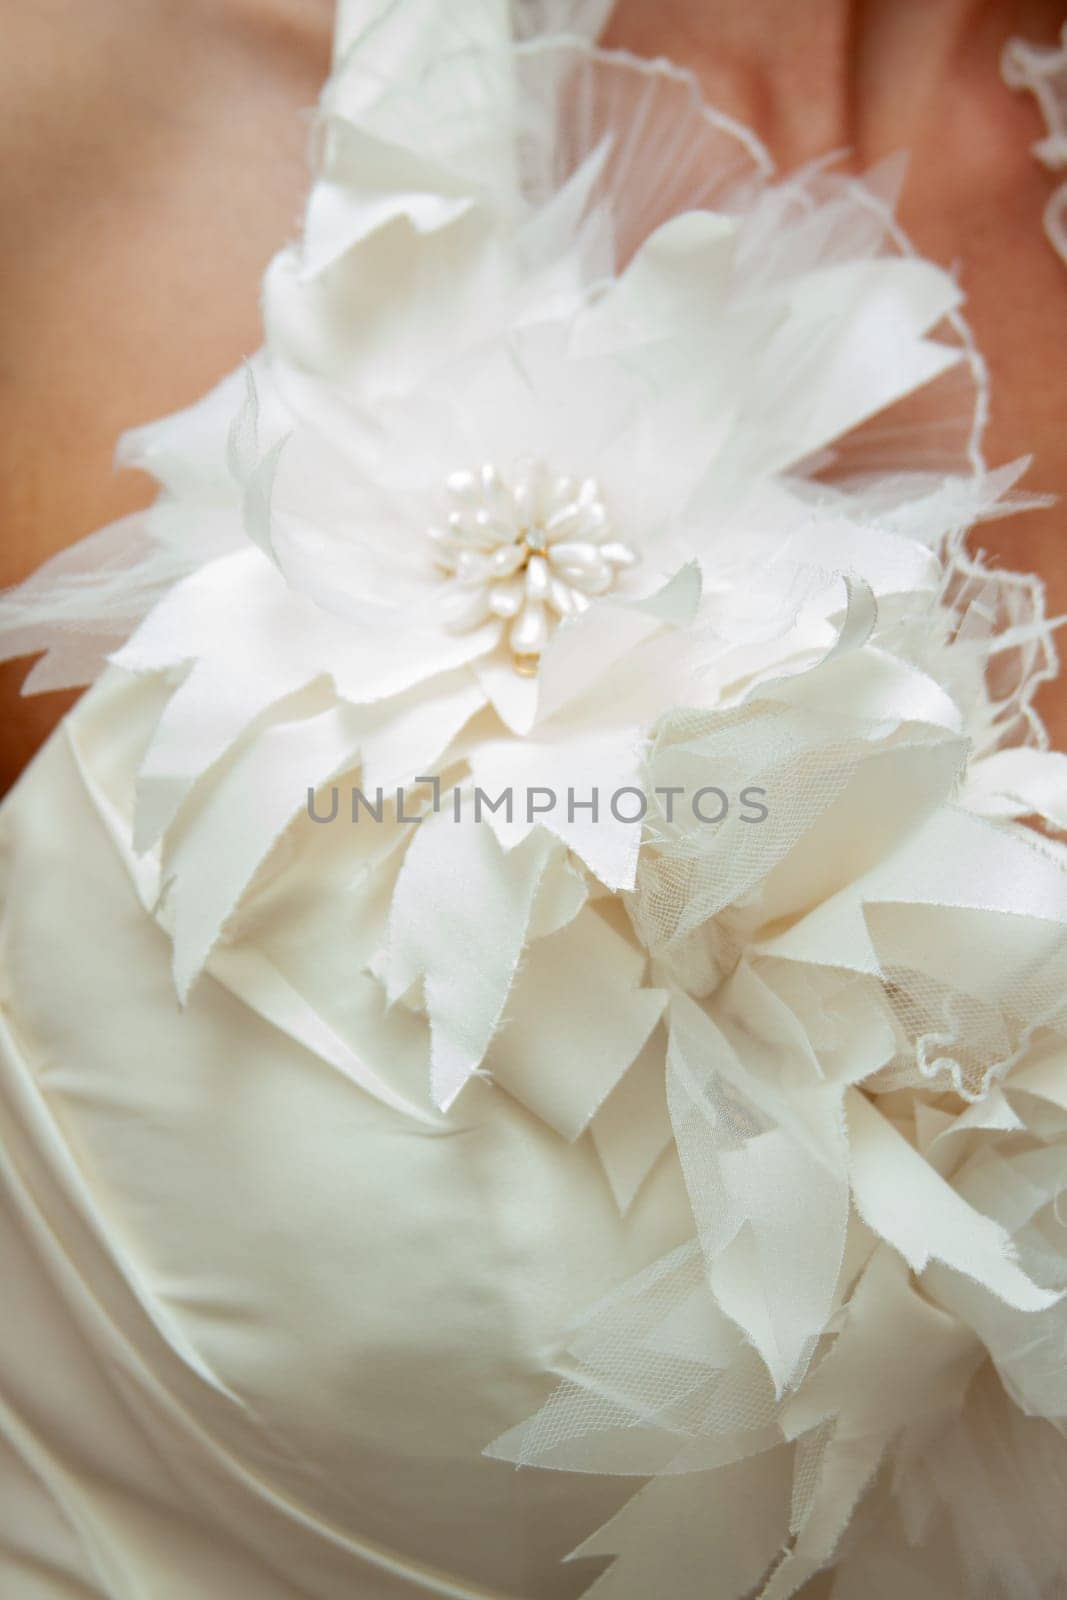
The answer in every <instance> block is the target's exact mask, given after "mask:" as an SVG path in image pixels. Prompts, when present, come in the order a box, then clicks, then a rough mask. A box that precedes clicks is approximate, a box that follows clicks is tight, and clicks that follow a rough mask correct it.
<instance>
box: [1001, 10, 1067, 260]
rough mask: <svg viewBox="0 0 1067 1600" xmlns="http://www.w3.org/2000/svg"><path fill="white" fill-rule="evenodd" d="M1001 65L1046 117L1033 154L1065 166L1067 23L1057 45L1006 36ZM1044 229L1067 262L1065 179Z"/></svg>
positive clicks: (1049, 208) (1054, 168) (1049, 164)
mask: <svg viewBox="0 0 1067 1600" xmlns="http://www.w3.org/2000/svg"><path fill="white" fill-rule="evenodd" d="M1001 69H1002V71H1003V74H1004V81H1005V82H1006V83H1007V84H1008V85H1009V87H1011V88H1012V89H1027V90H1029V92H1030V93H1031V94H1032V95H1033V96H1034V98H1035V99H1036V100H1037V103H1038V107H1039V108H1040V111H1041V115H1042V116H1043V117H1044V119H1045V127H1046V133H1045V137H1044V138H1043V139H1039V140H1038V141H1037V143H1036V144H1035V145H1034V155H1035V156H1036V157H1037V159H1038V160H1039V161H1040V162H1041V163H1042V165H1043V166H1046V167H1048V168H1049V170H1050V171H1052V172H1058V171H1060V170H1061V169H1062V168H1064V167H1067V23H1065V24H1064V27H1063V30H1062V32H1061V34H1060V46H1059V49H1056V48H1055V47H1047V46H1046V47H1042V46H1041V45H1034V44H1028V43H1027V42H1026V41H1025V40H1024V39H1011V40H1009V41H1008V44H1007V45H1006V46H1005V49H1004V56H1003V60H1002V62H1001ZM1045 232H1046V233H1047V234H1048V237H1049V243H1050V244H1051V245H1052V248H1053V249H1054V250H1055V251H1056V254H1057V255H1058V256H1059V257H1060V259H1061V260H1062V261H1063V262H1064V264H1065V265H1067V183H1065V184H1061V185H1060V186H1059V188H1058V189H1057V190H1056V191H1055V193H1054V194H1052V195H1051V196H1050V197H1049V200H1048V202H1047V204H1046V206H1045Z"/></svg>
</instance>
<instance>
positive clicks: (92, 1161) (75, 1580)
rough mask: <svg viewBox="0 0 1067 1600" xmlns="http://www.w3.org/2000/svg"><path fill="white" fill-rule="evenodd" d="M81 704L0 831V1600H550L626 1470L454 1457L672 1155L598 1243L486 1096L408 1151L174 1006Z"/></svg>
mask: <svg viewBox="0 0 1067 1600" xmlns="http://www.w3.org/2000/svg"><path fill="white" fill-rule="evenodd" d="M109 694H110V695H113V694H114V685H113V684H112V683H110V681H109V680H105V682H104V683H103V684H102V685H100V686H99V687H98V688H97V689H96V690H94V691H92V692H91V694H90V695H89V696H88V697H87V699H86V700H85V701H83V702H82V705H81V706H80V707H79V709H78V711H76V712H75V713H74V715H73V716H72V717H71V719H70V720H69V723H68V724H67V725H65V726H64V727H62V728H60V730H59V731H58V732H57V733H56V735H55V736H54V737H53V739H52V741H51V742H50V744H49V745H48V746H47V748H46V749H45V750H44V752H43V753H42V754H41V755H40V757H39V758H38V759H37V761H36V762H35V763H34V765H33V766H32V767H31V768H30V770H29V771H28V772H27V773H26V774H25V776H24V777H23V779H22V781H21V782H20V783H19V784H18V786H17V787H16V788H15V790H14V791H13V792H12V793H11V795H9V797H8V798H7V800H6V802H5V804H4V806H3V808H2V809H0V864H2V865H0V902H2V906H3V911H2V916H3V923H2V927H3V939H2V967H0V973H2V977H0V981H2V999H3V1015H2V1030H0V1060H2V1080H0V1116H2V1124H0V1140H2V1156H0V1173H2V1179H3V1210H2V1213H0V1216H2V1222H0V1226H2V1233H0V1283H2V1284H3V1292H4V1302H5V1310H4V1315H3V1318H2V1320H0V1402H2V1417H0V1435H2V1436H3V1438H4V1440H5V1443H4V1444H3V1446H2V1454H0V1488H2V1492H0V1594H2V1595H3V1596H4V1597H5V1600H8V1597H10V1600H75V1597H77V1600H82V1597H87V1596H90V1595H92V1596H101V1597H106V1600H147V1597H151V1600H171V1597H173V1600H193V1597H196V1600H201V1597H202V1600H223V1597H225V1600H230V1597H231V1596H234V1597H236V1596H240V1597H245V1596H248V1597H254V1600H275V1597H277V1600H283V1597H284V1600H295V1597H297V1596H300V1597H304V1596H307V1597H314V1600H319V1597H323V1600H335V1597H341V1596H344V1597H346V1600H347V1597H350V1596H352V1597H354V1596H358V1597H359V1600H379V1597H381V1600H393V1597H400V1596H408V1595H423V1594H428V1595H454V1596H459V1595H472V1596H473V1595H498V1594H499V1595H505V1594H507V1595H512V1594H514V1595H521V1596H523V1597H524V1600H541V1597H545V1600H548V1597H552V1600H556V1597H564V1596H572V1595H577V1594H578V1593H580V1591H581V1590H582V1588H583V1587H585V1586H587V1585H588V1583H589V1581H590V1579H591V1578H592V1577H593V1576H594V1575H595V1572H596V1566H595V1565H591V1564H590V1563H589V1562H587V1561H580V1562H576V1563H573V1564H571V1565H569V1566H568V1565H562V1566H561V1565H560V1562H561V1560H562V1558H563V1557H564V1556H565V1555H566V1554H567V1552H568V1551H569V1550H571V1549H573V1548H574V1546H575V1545H576V1544H577V1543H578V1542H579V1541H580V1540H581V1538H582V1537H583V1535H584V1534H585V1533H586V1532H587V1531H588V1529H589V1528H590V1527H591V1526H596V1525H597V1524H598V1523H599V1522H601V1521H602V1520H603V1519H604V1517H605V1516H607V1515H609V1514H610V1513H611V1512H612V1510H613V1509H614V1508H615V1506H616V1505H617V1504H618V1503H620V1502H621V1501H622V1500H623V1499H625V1497H626V1495H627V1494H628V1493H629V1492H632V1488H633V1482H632V1480H626V1479H615V1480H614V1481H607V1480H599V1479H596V1478H591V1477H585V1476H580V1477H578V1476H572V1475H569V1474H564V1473H558V1472H540V1471H523V1472H516V1470H515V1469H514V1468H512V1467H511V1466H509V1465H507V1464H506V1463H502V1462H498V1461H490V1460H488V1459H485V1458H483V1456H482V1454H481V1452H482V1450H483V1448H484V1446H485V1444H486V1442H487V1441H488V1440H490V1439H492V1438H494V1437H495V1436H496V1435H497V1434H499V1433H500V1432H502V1431H503V1430H504V1429H506V1428H508V1427H509V1426H512V1425H514V1424H516V1423H517V1422H519V1421H521V1420H522V1419H523V1418H525V1417H526V1416H528V1415H529V1414H530V1412H531V1411H532V1410H533V1409H535V1408H536V1406H537V1405H538V1403H539V1402H540V1401H541V1400H542V1399H543V1398H544V1396H545V1395H546V1394H547V1393H548V1392H549V1391H550V1389H551V1387H552V1381H553V1380H552V1378H551V1376H549V1375H546V1368H549V1367H550V1366H551V1364H552V1361H553V1358H554V1356H556V1355H557V1354H558V1341H560V1339H561V1336H562V1332H563V1330H564V1329H565V1326H566V1324H567V1322H568V1320H569V1319H570V1318H571V1317H572V1316H574V1315H576V1314H577V1313H579V1312H580V1311H581V1310H582V1309H583V1308H584V1307H585V1306H586V1305H588V1303H589V1301H590V1299H591V1298H593V1297H595V1296H596V1295H597V1294H599V1293H601V1292H602V1291H603V1290H604V1289H606V1288H608V1287H609V1286H610V1285H611V1283H612V1282H613V1281H617V1280H618V1279H619V1278H621V1277H624V1276H625V1275H626V1273H627V1272H629V1271H633V1270H634V1269H636V1268H638V1267H640V1266H642V1265H643V1264H644V1263H645V1262H646V1261H648V1260H651V1259H653V1258H654V1257H655V1256H656V1255H658V1254H659V1253H660V1252H662V1251H663V1250H664V1249H668V1248H670V1247H671V1246H672V1245H673V1244H675V1243H676V1242H677V1241H678V1240H679V1239H681V1238H684V1237H685V1236H686V1231H687V1230H686V1218H687V1208H686V1206H685V1202H684V1197H683V1195H682V1192H681V1190H680V1186H679V1185H678V1180H677V1173H676V1170H675V1165H674V1162H673V1158H672V1160H671V1161H670V1162H665V1163H663V1164H662V1167H663V1170H662V1172H661V1174H660V1175H659V1176H658V1178H657V1179H654V1180H653V1182H652V1183H650V1184H649V1185H646V1189H645V1191H644V1195H643V1198H642V1199H641V1200H640V1201H639V1202H638V1204H637V1206H636V1207H635V1209H634V1210H633V1211H632V1212H631V1214H630V1216H629V1218H628V1219H627V1220H626V1221H625V1222H623V1221H621V1220H620V1218H619V1215H618V1211H617V1208H616V1206H615V1205H614V1203H613V1201H612V1199H611V1196H610V1193H609V1190H608V1187H607V1183H606V1180H605V1178H604V1175H603V1171H602V1169H601V1167H600V1165H599V1163H598V1162H597V1160H596V1157H595V1155H594V1153H593V1151H592V1149H591V1146H590V1142H589V1140H588V1138H586V1139H583V1140H581V1141H579V1142H578V1143H577V1144H575V1145H570V1144H567V1143H566V1142H565V1141H564V1140H562V1139H560V1138H559V1137H558V1136H557V1135H556V1134H555V1133H553V1132H552V1130H550V1129H549V1128H547V1127H546V1126H545V1125H544V1124H543V1123H542V1122H540V1121H539V1120H538V1119H537V1118H535V1117H534V1116H532V1115H530V1114H529V1113H527V1112H525V1111H524V1110H523V1109H522V1108H521V1107H520V1106H519V1105H518V1104H517V1103H516V1102H515V1101H513V1100H511V1099H510V1098H509V1097H508V1096H507V1095H503V1094H500V1093H499V1092H494V1091H492V1090H485V1091H484V1092H482V1090H481V1086H478V1085H475V1086H472V1088H471V1090H470V1092H469V1094H468V1095H467V1096H465V1097H464V1099H463V1102H462V1106H461V1108H458V1109H457V1111H456V1112H455V1113H454V1114H453V1116H452V1117H451V1118H450V1120H449V1126H448V1131H447V1132H446V1133H443V1134H439V1133H435V1132H431V1131H429V1130H426V1129H423V1128H421V1127H420V1126H419V1125H418V1124H416V1123H413V1122H412V1121H411V1120H410V1119H407V1118H404V1117H402V1116H401V1115H399V1114H398V1113H396V1112H393V1111H392V1110H390V1109H389V1108H388V1107H385V1106H383V1105H381V1104H380V1103H378V1102H377V1101H375V1100H373V1099H372V1098H371V1097H370V1096H368V1095H367V1094H365V1093H364V1092H363V1091H362V1090H361V1089H360V1088H358V1087H357V1086H355V1085H353V1084H351V1083H350V1082H349V1081H347V1080H346V1079H345V1078H344V1077H343V1076H342V1075H341V1074H340V1073H339V1072H337V1071H335V1070H334V1069H332V1068H330V1067H328V1066H327V1065H325V1064H324V1063H323V1062H322V1061H320V1060H319V1059H317V1058H316V1057H315V1056H313V1055H312V1054H311V1053H310V1052H308V1051H307V1050H305V1049H303V1048H302V1047H301V1046H300V1045H299V1044H297V1043H296V1042H295V1041H293V1040H291V1039H289V1038H288V1037H287V1036H286V1035H285V1034H283V1033H282V1032H280V1031H279V1030H277V1029H275V1028H274V1027H272V1026H271V1025H270V1024H269V1023H267V1022H264V1021H263V1020H261V1019H260V1018H259V1017H257V1016H256V1015H254V1014H253V1013H252V1012H251V1011H250V1010H249V1009H248V1008H247V1007H246V1006H245V1005H244V1004H243V1003H242V1002H241V1001H240V1000H238V999H236V998H235V997H234V996H233V995H232V994H230V993H229V992H227V991H226V990H225V989H224V988H222V987H221V986H220V984H218V983H217V982H216V981H215V980H214V979H212V978H210V977H207V978H205V979H204V980H203V981H202V983H201V984H200V985H199V986H198V987H197V989H196V990H195V991H194V994H193V996H192V998H191V999H190V1001H189V1003H188V1005H187V1007H186V1008H185V1009H184V1010H182V1009H180V1008H179V1006H178V1003H177V1000H176V998H175V994H174V987H173V980H172V978H171V974H170V968H169V943H168V941H167V939H166V937H165V935H164V934H163V933H162V932H161V931H160V929H159V928H158V927H157V926H156V925H155V924H154V922H152V920H151V919H150V918H149V916H148V915H147V914H146V913H145V911H144V910H143V908H142V906H141V904H140V902H139V900H138V898H137V896H136V894H135V892H134V888H133V886H132V884H131V881H130V878H129V876H128V874H127V872H126V869H125V867H124V865H123V862H122V860H121V859H120V856H119V854H118V852H117V851H116V849H115V847H114V845H113V844H112V841H111V839H110V837H109V834H108V830H107V827H106V822H105V821H104V820H102V818H101V816H100V814H99V811H98V809H97V803H94V799H93V798H92V795H91V793H90V789H89V788H87V784H86V776H85V770H86V769H85V763H86V756H85V751H84V749H81V750H80V751H79V755H80V759H78V758H76V751H78V738H79V730H81V729H83V728H84V726H85V724H86V722H87V721H88V720H89V719H90V718H92V719H93V720H94V759H95V760H96V761H97V762H98V763H101V764H110V765H112V766H115V765H118V766H121V764H122V762H123V760H124V759H126V758H127V756H128V750H127V747H128V745H129V744H130V742H131V740H132V739H133V738H134V733H133V732H131V723H130V718H129V707H128V704H127V703H126V701H124V700H123V701H121V703H120V709H121V711H122V715H121V716H120V715H118V714H117V713H116V715H114V716H113V717H109V716H108V714H107V697H108V695H109ZM101 706H102V707H103V713H104V714H103V715H101V711H100V709H99V708H100V707H101ZM84 742H85V741H83V744H84Z"/></svg>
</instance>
